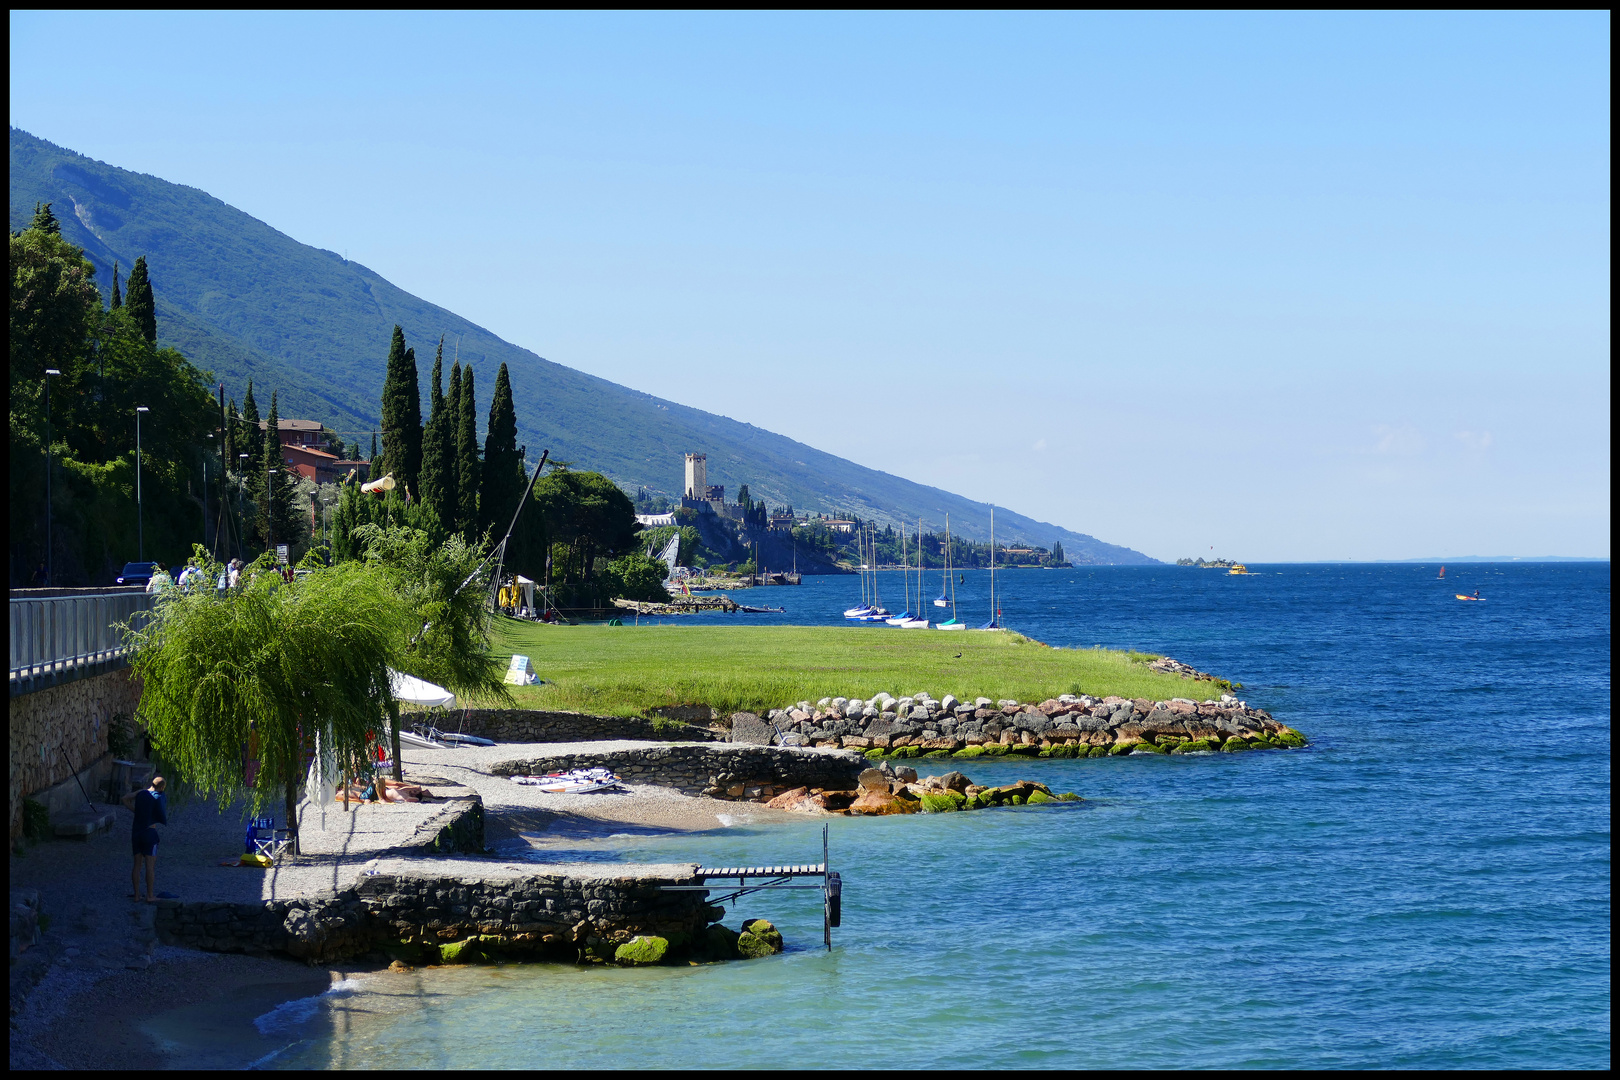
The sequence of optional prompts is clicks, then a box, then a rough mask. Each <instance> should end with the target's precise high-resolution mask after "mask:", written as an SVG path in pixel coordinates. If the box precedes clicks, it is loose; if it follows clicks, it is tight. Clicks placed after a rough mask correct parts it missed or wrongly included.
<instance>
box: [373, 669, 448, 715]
mask: <svg viewBox="0 0 1620 1080" xmlns="http://www.w3.org/2000/svg"><path fill="white" fill-rule="evenodd" d="M388 689H389V692H390V693H392V694H393V695H394V700H395V701H403V702H405V703H406V704H408V705H423V706H426V707H427V708H430V709H432V708H448V707H449V706H451V705H454V704H455V703H456V695H454V694H452V693H451V692H450V691H448V690H446V689H445V688H444V687H442V686H435V685H433V684H432V683H430V682H428V681H427V680H426V679H418V678H417V677H416V676H415V675H406V674H405V673H404V672H402V671H395V670H394V669H393V668H389V669H388Z"/></svg>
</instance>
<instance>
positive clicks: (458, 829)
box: [405, 795, 484, 855]
mask: <svg viewBox="0 0 1620 1080" xmlns="http://www.w3.org/2000/svg"><path fill="white" fill-rule="evenodd" d="M405 846H406V848H408V849H412V850H415V851H431V852H434V853H436V854H439V855H450V854H454V853H460V854H463V855H482V854H483V853H484V800H483V799H482V798H481V797H479V796H477V795H473V796H471V797H470V798H465V799H451V800H450V801H449V802H448V803H446V804H445V806H444V808H443V809H442V810H440V811H439V812H438V813H437V814H434V815H433V816H432V817H430V818H428V819H427V820H426V821H424V822H423V823H422V824H421V825H420V826H418V827H417V830H416V835H414V836H412V837H411V839H410V840H409V841H408V842H407V843H406V845H405Z"/></svg>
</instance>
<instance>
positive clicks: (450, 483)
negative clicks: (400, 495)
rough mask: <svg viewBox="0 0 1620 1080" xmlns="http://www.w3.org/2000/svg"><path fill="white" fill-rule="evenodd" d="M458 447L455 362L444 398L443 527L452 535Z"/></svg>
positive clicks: (457, 513)
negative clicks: (444, 512)
mask: <svg viewBox="0 0 1620 1080" xmlns="http://www.w3.org/2000/svg"><path fill="white" fill-rule="evenodd" d="M460 444H461V362H460V361H459V360H458V361H456V362H455V363H453V364H452V365H451V367H450V390H449V392H448V393H446V394H445V395H444V445H445V459H446V464H445V470H444V480H445V506H447V507H449V511H448V512H447V513H446V514H445V519H444V527H445V528H447V529H449V530H450V531H451V532H460V531H461V526H460V524H459V522H460V520H461V459H460V458H459V457H458V456H457V447H459V446H460Z"/></svg>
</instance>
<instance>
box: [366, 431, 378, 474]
mask: <svg viewBox="0 0 1620 1080" xmlns="http://www.w3.org/2000/svg"><path fill="white" fill-rule="evenodd" d="M366 463H367V464H368V465H370V466H371V469H370V473H371V475H372V476H373V477H375V476H376V475H377V433H376V432H375V431H373V432H372V433H371V455H370V456H369V457H367V458H366Z"/></svg>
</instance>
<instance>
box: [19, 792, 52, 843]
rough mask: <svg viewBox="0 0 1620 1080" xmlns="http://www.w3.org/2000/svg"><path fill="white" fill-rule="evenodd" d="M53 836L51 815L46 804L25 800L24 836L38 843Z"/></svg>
mask: <svg viewBox="0 0 1620 1080" xmlns="http://www.w3.org/2000/svg"><path fill="white" fill-rule="evenodd" d="M50 834H51V814H50V811H48V810H46V809H45V804H44V803H42V802H36V801H34V800H33V799H24V800H23V836H25V837H27V838H28V839H29V840H32V841H34V842H35V843H38V842H39V841H41V840H44V839H45V838H46V837H48V836H50Z"/></svg>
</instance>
